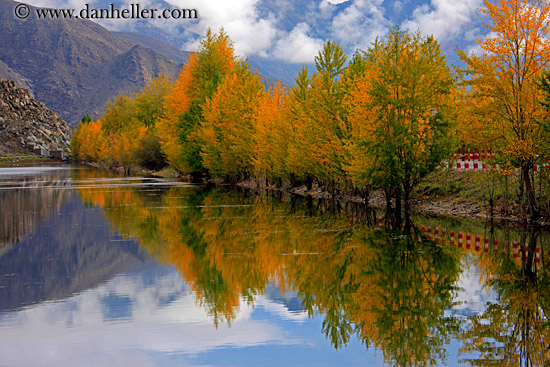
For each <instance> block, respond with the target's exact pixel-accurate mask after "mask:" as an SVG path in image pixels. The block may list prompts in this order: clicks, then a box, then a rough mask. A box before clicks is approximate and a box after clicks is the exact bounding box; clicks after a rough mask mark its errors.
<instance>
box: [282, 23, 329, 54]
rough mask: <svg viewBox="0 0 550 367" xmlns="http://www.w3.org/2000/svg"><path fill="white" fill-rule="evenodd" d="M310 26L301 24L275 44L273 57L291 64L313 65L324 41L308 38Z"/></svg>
mask: <svg viewBox="0 0 550 367" xmlns="http://www.w3.org/2000/svg"><path fill="white" fill-rule="evenodd" d="M309 31H310V27H309V25H307V24H306V23H299V24H298V25H296V27H294V29H293V30H292V32H290V33H289V34H288V35H287V36H286V37H284V38H281V39H279V40H278V41H277V43H276V44H275V47H274V49H273V56H274V57H275V58H277V59H280V60H283V61H287V62H291V63H311V62H313V59H314V57H315V56H316V55H317V53H318V52H319V50H320V49H321V48H322V47H323V43H324V41H323V40H321V39H319V38H312V37H310V36H308V32H309Z"/></svg>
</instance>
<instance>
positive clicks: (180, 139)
mask: <svg viewBox="0 0 550 367" xmlns="http://www.w3.org/2000/svg"><path fill="white" fill-rule="evenodd" d="M236 62H237V58H236V57H235V56H234V52H233V45H232V43H231V40H230V39H229V37H228V36H227V34H226V33H225V32H224V31H223V29H222V30H220V31H219V32H218V33H217V34H214V33H213V32H212V30H210V29H208V31H207V33H206V36H205V38H204V39H203V40H202V41H201V44H200V46H199V49H198V51H197V52H196V53H195V54H194V55H192V56H191V57H190V58H189V60H188V62H187V64H186V65H185V66H184V68H183V70H182V72H181V73H180V76H179V79H178V81H177V82H176V84H175V85H174V87H173V88H172V90H171V91H170V93H168V95H167V96H166V104H165V107H166V118H164V119H162V121H161V123H160V124H159V135H160V138H161V142H162V145H163V150H164V152H165V153H166V155H167V156H168V160H169V162H170V163H171V164H172V165H173V166H174V167H175V168H176V169H178V170H180V171H182V172H187V173H193V172H198V171H204V166H203V163H202V156H201V151H202V149H203V147H204V142H203V141H202V140H201V125H202V122H203V113H204V111H203V109H204V105H205V103H206V101H207V100H208V99H209V98H210V97H212V95H213V94H214V93H215V92H216V90H217V88H218V85H219V84H220V82H221V81H222V80H223V78H224V76H225V75H227V74H229V73H230V72H231V71H232V70H233V69H234V67H235V65H236Z"/></svg>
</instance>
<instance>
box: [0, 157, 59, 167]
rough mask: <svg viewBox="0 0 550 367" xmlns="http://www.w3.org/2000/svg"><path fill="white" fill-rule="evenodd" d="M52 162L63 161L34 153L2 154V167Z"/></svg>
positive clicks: (0, 159)
mask: <svg viewBox="0 0 550 367" xmlns="http://www.w3.org/2000/svg"><path fill="white" fill-rule="evenodd" d="M44 163H52V164H60V163H64V162H63V161H60V160H56V159H50V158H45V157H41V156H39V155H34V154H5V155H0V167H20V166H32V165H37V164H44Z"/></svg>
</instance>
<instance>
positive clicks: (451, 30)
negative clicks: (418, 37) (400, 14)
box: [402, 0, 483, 42]
mask: <svg viewBox="0 0 550 367" xmlns="http://www.w3.org/2000/svg"><path fill="white" fill-rule="evenodd" d="M482 5H483V3H482V0H461V1H456V0H431V6H428V5H427V4H425V5H423V6H420V7H418V8H416V9H415V10H414V12H413V14H412V19H410V20H408V21H405V22H404V23H403V24H402V28H403V29H408V30H409V31H412V32H416V31H420V32H421V33H422V34H424V35H433V36H434V37H435V38H437V39H438V40H439V41H441V42H444V41H449V40H451V39H456V38H459V37H462V34H463V33H464V32H465V31H466V30H469V28H468V26H469V25H470V24H471V23H472V22H473V21H474V20H475V18H476V17H477V16H478V15H479V11H478V9H479V8H480V7H481V6H482Z"/></svg>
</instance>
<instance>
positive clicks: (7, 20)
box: [0, 0, 182, 127]
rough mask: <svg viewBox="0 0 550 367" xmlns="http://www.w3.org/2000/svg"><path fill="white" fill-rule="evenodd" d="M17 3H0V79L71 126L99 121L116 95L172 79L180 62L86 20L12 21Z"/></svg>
mask: <svg viewBox="0 0 550 367" xmlns="http://www.w3.org/2000/svg"><path fill="white" fill-rule="evenodd" d="M17 4H18V3H16V2H14V1H11V0H0V34H1V35H2V37H0V76H2V77H5V78H9V79H12V80H15V81H16V83H17V84H19V85H20V86H28V87H30V88H31V89H32V91H33V93H34V96H35V97H36V99H37V100H40V101H42V102H44V103H45V104H46V106H48V107H49V108H50V109H52V110H54V111H55V112H57V113H58V114H59V115H60V116H61V117H62V118H63V119H64V120H66V121H67V122H68V123H69V124H70V125H71V126H73V127H74V126H76V125H77V124H78V122H79V121H80V118H81V117H82V116H83V115H85V114H90V115H91V116H92V117H93V118H97V117H99V116H100V115H101V114H102V113H103V111H104V109H105V106H106V102H107V101H108V100H110V99H113V98H114V97H116V96H117V95H118V94H119V93H122V94H126V95H129V94H131V93H134V92H138V91H139V90H141V89H142V88H143V87H144V86H145V85H146V84H147V83H148V82H149V81H150V80H152V79H153V78H154V77H156V76H157V75H159V74H164V75H166V76H168V77H169V78H175V77H176V76H177V74H178V72H179V71H180V69H181V67H182V64H181V63H178V62H176V61H173V60H171V59H170V58H168V57H167V56H165V55H163V54H161V53H158V52H156V51H154V50H152V49H151V48H147V47H144V46H142V45H132V44H131V43H129V42H127V41H125V40H123V39H122V38H120V37H117V36H116V35H114V34H113V33H112V32H110V31H108V30H106V29H105V28H103V27H101V26H100V25H98V24H96V23H94V22H91V21H88V20H85V19H37V18H36V16H35V15H34V12H33V11H32V7H31V12H30V16H29V17H28V18H27V19H24V20H21V19H17V18H15V16H14V15H13V14H14V8H15V6H16V5H17Z"/></svg>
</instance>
